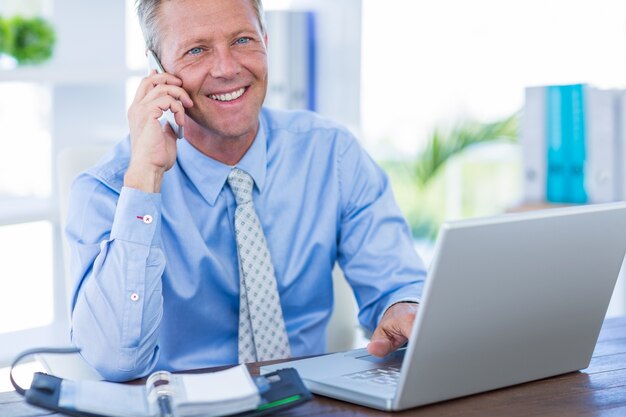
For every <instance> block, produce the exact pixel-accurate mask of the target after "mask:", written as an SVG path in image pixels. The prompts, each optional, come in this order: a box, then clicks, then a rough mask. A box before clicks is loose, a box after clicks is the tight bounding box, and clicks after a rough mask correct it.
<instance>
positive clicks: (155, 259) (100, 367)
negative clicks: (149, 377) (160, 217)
mask: <svg viewBox="0 0 626 417" xmlns="http://www.w3.org/2000/svg"><path fill="white" fill-rule="evenodd" d="M164 266H165V260H164V257H163V254H162V253H161V250H160V248H157V247H150V246H145V245H141V244H137V243H132V242H127V241H123V240H113V241H109V242H106V243H105V244H103V245H102V247H101V252H100V254H99V255H98V257H97V258H96V260H95V262H94V265H93V269H92V272H91V274H90V276H89V277H87V278H86V279H85V282H84V283H83V285H82V288H81V290H80V293H79V296H78V298H77V300H76V305H75V308H74V311H73V316H72V339H73V342H74V343H75V344H76V346H77V347H79V348H80V349H81V354H82V355H83V357H84V358H85V359H86V360H87V362H88V363H90V364H91V365H92V366H93V367H94V368H95V369H96V370H97V371H98V372H99V373H100V374H101V375H102V376H103V377H105V378H106V379H109V380H129V379H134V378H137V377H140V376H143V375H145V374H147V373H148V372H150V371H151V370H152V369H153V367H154V364H155V362H156V360H157V357H156V352H157V338H158V332H159V325H160V321H161V316H162V312H163V302H162V287H161V275H162V273H163V268H164Z"/></svg>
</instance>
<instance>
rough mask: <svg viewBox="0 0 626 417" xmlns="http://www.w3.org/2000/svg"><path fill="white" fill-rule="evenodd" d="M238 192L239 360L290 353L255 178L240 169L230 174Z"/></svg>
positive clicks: (236, 213)
mask: <svg viewBox="0 0 626 417" xmlns="http://www.w3.org/2000/svg"><path fill="white" fill-rule="evenodd" d="M228 185H230V188H231V189H232V190H233V194H235V200H236V202H237V209H236V210H235V235H236V239H237V254H238V256H239V286H240V290H239V352H238V353H239V363H246V362H255V361H264V360H270V359H282V358H288V357H289V356H291V350H290V348H289V339H288V337H287V330H286V329H285V321H284V320H283V311H282V309H281V307H280V297H279V295H278V288H277V285H276V277H275V275H274V266H273V265H272V260H271V258H270V251H269V249H268V247H267V242H266V241H265V235H264V234H263V229H262V228H261V222H260V221H259V217H258V216H257V214H256V211H255V210H254V205H253V203H252V187H253V185H254V182H253V180H252V177H250V175H249V174H248V173H247V172H245V171H242V170H240V169H238V168H233V169H232V170H231V171H230V173H229V174H228Z"/></svg>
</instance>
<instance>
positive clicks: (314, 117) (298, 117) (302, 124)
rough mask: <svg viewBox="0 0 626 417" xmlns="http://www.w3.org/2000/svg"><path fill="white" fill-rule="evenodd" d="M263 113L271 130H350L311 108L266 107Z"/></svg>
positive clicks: (297, 131) (302, 131)
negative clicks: (286, 108)
mask: <svg viewBox="0 0 626 417" xmlns="http://www.w3.org/2000/svg"><path fill="white" fill-rule="evenodd" d="M261 115H262V117H263V119H264V121H265V124H266V126H267V128H268V129H269V130H270V131H276V130H285V131H288V132H292V133H308V132H310V131H313V130H320V129H321V130H329V131H336V132H341V133H343V132H345V133H347V132H348V129H347V128H346V127H345V126H343V125H342V124H340V123H338V122H336V121H334V120H332V119H329V118H327V117H324V116H322V115H321V114H319V113H316V112H313V111H310V110H284V109H274V108H268V107H264V108H263V110H262V112H261Z"/></svg>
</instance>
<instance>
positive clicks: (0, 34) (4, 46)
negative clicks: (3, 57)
mask: <svg viewBox="0 0 626 417" xmlns="http://www.w3.org/2000/svg"><path fill="white" fill-rule="evenodd" d="M12 48H13V31H12V30H11V25H10V24H9V21H8V20H6V19H3V18H2V16H0V52H4V53H6V54H8V53H9V52H10V51H11V49H12Z"/></svg>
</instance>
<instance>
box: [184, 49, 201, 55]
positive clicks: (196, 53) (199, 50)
mask: <svg viewBox="0 0 626 417" xmlns="http://www.w3.org/2000/svg"><path fill="white" fill-rule="evenodd" d="M202 51H203V49H202V48H191V49H190V50H189V51H187V53H188V54H189V55H198V54H199V53H201V52H202Z"/></svg>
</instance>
